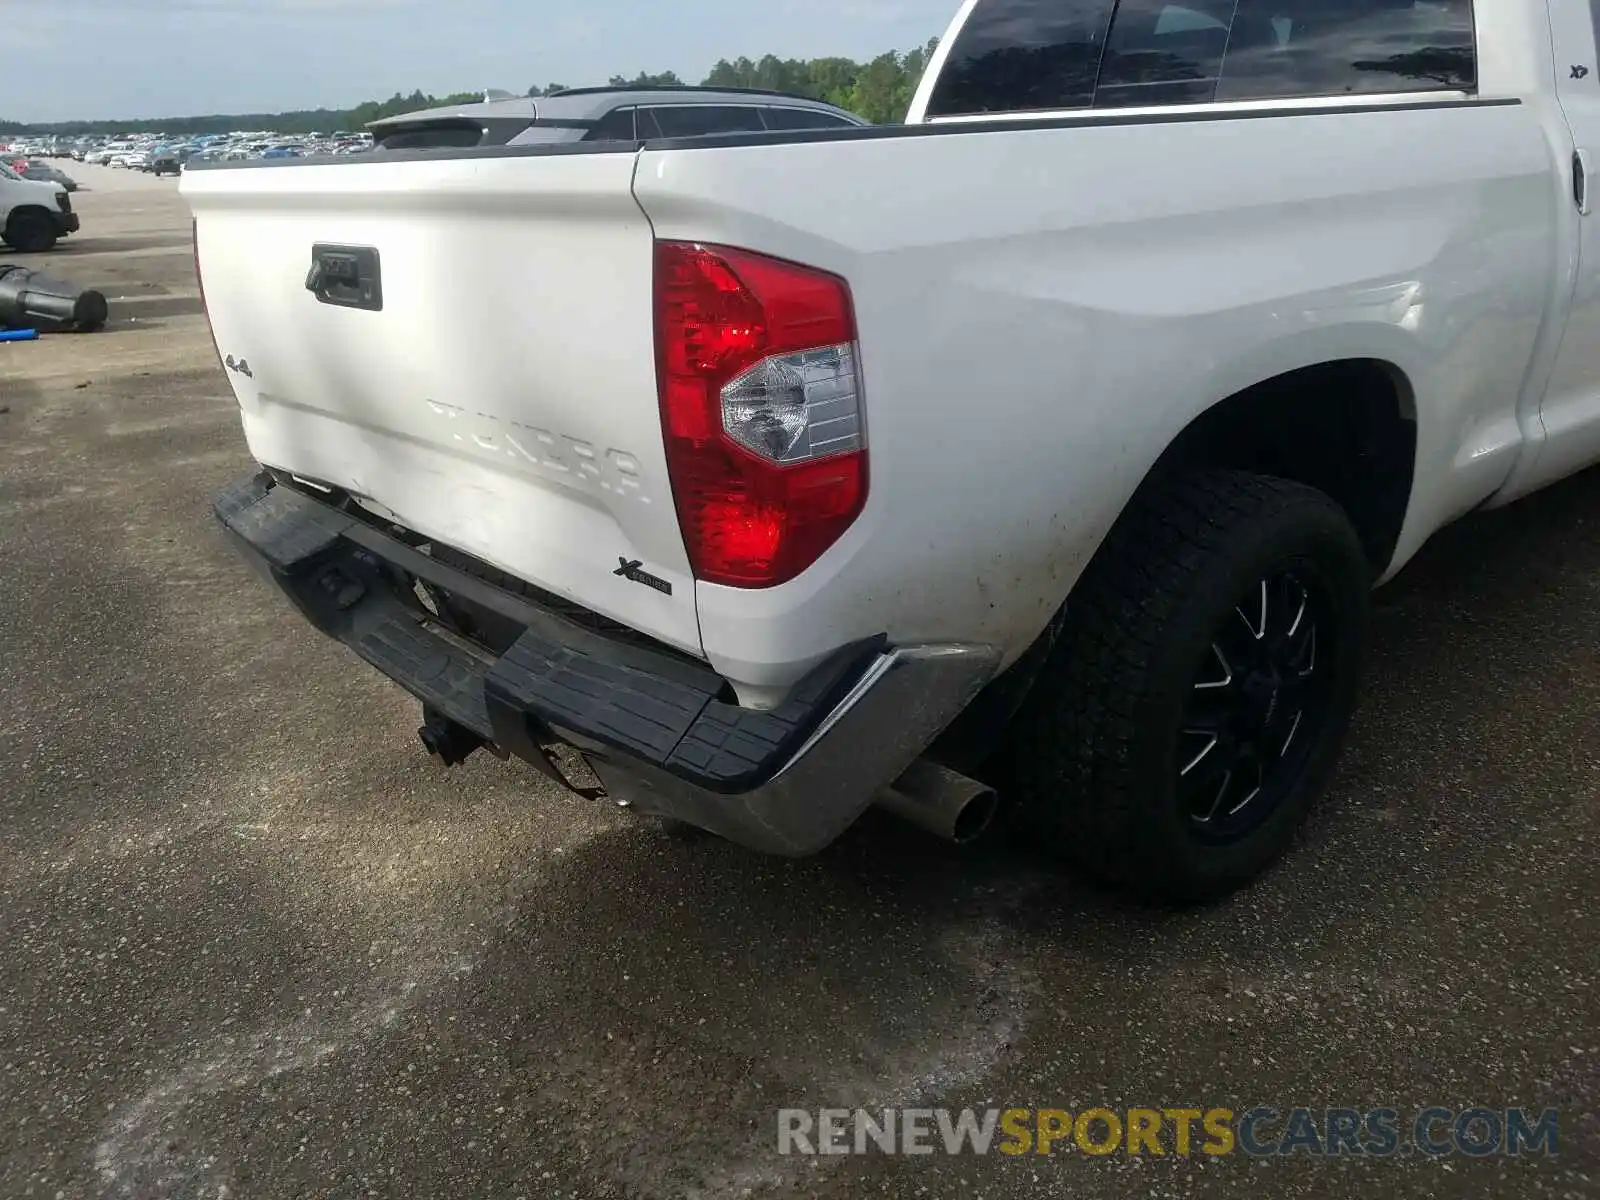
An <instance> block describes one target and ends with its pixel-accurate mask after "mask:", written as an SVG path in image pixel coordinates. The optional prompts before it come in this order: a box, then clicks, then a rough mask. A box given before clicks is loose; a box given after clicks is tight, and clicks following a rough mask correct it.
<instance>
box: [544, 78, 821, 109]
mask: <svg viewBox="0 0 1600 1200" xmlns="http://www.w3.org/2000/svg"><path fill="white" fill-rule="evenodd" d="M607 92H716V93H719V94H720V93H723V92H728V93H731V94H733V95H736V96H776V97H779V98H780V99H783V100H804V101H805V102H806V103H808V104H827V103H828V102H827V101H826V100H818V99H817V98H816V97H815V96H802V95H801V94H800V93H799V92H776V91H773V90H771V89H770V88H746V87H707V86H704V85H695V84H689V83H629V84H619V85H617V86H616V87H611V86H609V85H608V86H606V87H582V88H567V89H565V90H564V91H559V92H552V93H550V95H549V96H546V97H543V99H547V100H548V99H553V98H554V97H556V96H602V95H605V94H606V93H607ZM536 98H537V97H536ZM830 107H831V106H830Z"/></svg>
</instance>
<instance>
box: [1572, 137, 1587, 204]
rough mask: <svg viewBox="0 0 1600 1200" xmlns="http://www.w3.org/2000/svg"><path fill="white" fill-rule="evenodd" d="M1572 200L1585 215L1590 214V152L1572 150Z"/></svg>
mask: <svg viewBox="0 0 1600 1200" xmlns="http://www.w3.org/2000/svg"><path fill="white" fill-rule="evenodd" d="M1572 201H1573V203H1574V204H1576V205H1577V206H1578V211H1579V212H1580V213H1582V214H1583V215H1584V216H1586V217H1587V216H1588V215H1589V152H1588V151H1587V150H1574V151H1573V152H1572Z"/></svg>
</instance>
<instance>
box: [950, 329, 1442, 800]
mask: <svg viewBox="0 0 1600 1200" xmlns="http://www.w3.org/2000/svg"><path fill="white" fill-rule="evenodd" d="M1324 332H1326V331H1324ZM1387 332H1395V331H1392V330H1387ZM1376 341H1377V343H1378V345H1380V346H1382V347H1383V348H1385V349H1387V350H1389V351H1390V353H1389V354H1388V355H1382V354H1376V353H1374V350H1375V349H1376V348H1377V347H1376V346H1374V339H1363V340H1361V341H1359V342H1357V341H1354V340H1352V341H1351V342H1349V343H1346V342H1345V341H1344V339H1338V340H1330V339H1328V338H1327V337H1326V336H1315V335H1310V336H1307V337H1305V338H1300V339H1292V340H1291V341H1288V342H1285V343H1279V344H1277V345H1275V346H1273V347H1271V348H1270V353H1263V354H1261V355H1258V356H1256V358H1255V362H1256V364H1257V365H1256V367H1255V369H1254V372H1252V369H1251V368H1250V366H1249V365H1248V362H1249V360H1241V361H1239V362H1236V363H1233V364H1229V365H1228V366H1227V367H1224V368H1221V369H1219V370H1217V371H1215V372H1214V373H1213V376H1212V378H1213V379H1214V380H1217V381H1227V382H1228V383H1230V384H1236V385H1237V386H1234V387H1232V388H1231V390H1228V391H1225V392H1220V393H1217V394H1215V395H1214V398H1212V399H1211V400H1210V402H1209V403H1207V404H1206V405H1205V406H1204V407H1203V408H1201V409H1200V410H1199V411H1198V412H1196V413H1195V414H1194V415H1193V416H1192V417H1191V418H1190V419H1189V421H1188V423H1187V424H1186V425H1184V426H1183V428H1182V429H1181V430H1180V431H1179V432H1178V434H1177V435H1176V436H1175V437H1173V438H1172V439H1171V440H1170V441H1169V443H1168V444H1167V447H1166V449H1165V451H1164V452H1163V453H1161V454H1160V455H1159V457H1158V458H1157V459H1156V461H1155V462H1154V463H1153V464H1152V465H1151V467H1150V468H1149V470H1147V471H1146V473H1145V474H1144V476H1143V478H1142V479H1141V480H1140V481H1139V483H1138V485H1137V486H1136V487H1135V488H1134V489H1133V491H1132V492H1131V493H1130V495H1129V497H1128V499H1127V501H1126V502H1125V503H1124V504H1123V505H1122V508H1121V509H1120V511H1119V517H1118V520H1119V521H1120V519H1121V514H1125V513H1127V512H1128V511H1129V510H1130V509H1131V508H1133V507H1134V505H1135V503H1136V502H1137V500H1138V498H1139V496H1140V495H1141V494H1142V493H1144V492H1145V491H1147V490H1148V489H1150V488H1152V487H1158V486H1160V485H1161V483H1162V482H1163V481H1164V480H1166V479H1167V478H1169V477H1170V476H1171V475H1172V474H1173V473H1175V472H1177V471H1181V470H1185V469H1192V468H1196V467H1221V468H1231V469H1236V470H1244V471H1251V472H1254V473H1258V474H1264V475H1273V476H1276V477H1279V478H1286V479H1292V480H1294V481H1295V482H1298V483H1303V484H1307V485H1308V486H1311V487H1315V488H1317V489H1318V490H1319V491H1323V492H1326V493H1327V494H1329V495H1330V496H1332V498H1333V499H1334V500H1335V502H1336V503H1338V504H1339V506H1340V507H1341V508H1342V509H1343V510H1344V511H1345V513H1346V514H1347V515H1348V516H1349V517H1350V519H1351V523H1352V524H1353V525H1354V526H1355V528H1356V532H1357V534H1358V536H1359V537H1360V539H1361V543H1362V546H1363V548H1364V549H1365V551H1366V554H1367V558H1368V561H1369V563H1370V565H1371V569H1372V575H1373V580H1374V582H1376V581H1377V580H1378V579H1379V578H1381V577H1382V575H1383V574H1384V572H1385V571H1386V570H1387V568H1388V566H1389V563H1390V562H1391V561H1392V559H1393V556H1394V553H1395V550H1396V548H1397V546H1398V543H1399V539H1400V534H1401V531H1402V529H1403V528H1404V525H1405V519H1406V515H1407V513H1408V512H1409V509H1410V505H1411V497H1412V492H1413V488H1414V484H1415V473H1416V448H1417V420H1418V408H1417V398H1416V392H1415V388H1414V385H1413V382H1412V380H1413V378H1414V375H1413V372H1414V371H1416V370H1419V369H1420V367H1419V365H1418V364H1417V363H1416V362H1414V361H1412V360H1413V352H1412V351H1413V348H1412V346H1411V345H1410V343H1409V341H1408V339H1405V338H1403V337H1397V338H1393V339H1390V338H1379V339H1376ZM1334 347H1338V348H1341V349H1342V348H1348V349H1350V350H1353V351H1357V352H1355V353H1350V354H1341V355H1335V356H1333V357H1328V356H1327V353H1326V352H1327V351H1328V350H1329V349H1331V348H1334ZM1408 368H1409V369H1408ZM1308 395H1309V396H1311V397H1312V398H1313V400H1312V403H1311V404H1309V405H1307V404H1304V403H1303V401H1304V398H1305V397H1306V396H1308ZM1291 401H1294V402H1295V403H1290V402H1291ZM1249 431H1254V432H1255V434H1257V435H1258V436H1256V437H1255V438H1254V439H1240V438H1239V437H1237V435H1238V434H1239V433H1241V432H1249ZM1261 435H1266V436H1261ZM1297 450H1300V451H1310V453H1300V454H1297V453H1296V451H1297ZM1334 451H1342V452H1343V453H1334ZM1116 524H1117V522H1116V521H1113V522H1112V523H1111V526H1110V528H1108V530H1107V537H1108V538H1109V536H1110V529H1114V528H1115V526H1116ZM1103 545H1104V543H1103V542H1102V548H1103ZM1098 553H1100V551H1096V554H1098ZM1091 561H1092V558H1091ZM1070 604H1071V596H1070V594H1069V595H1068V596H1067V597H1064V598H1063V602H1062V604H1061V605H1060V607H1059V608H1058V609H1057V610H1056V611H1055V612H1054V614H1053V615H1052V616H1051V618H1050V620H1049V621H1048V623H1047V624H1046V626H1045V628H1044V629H1043V631H1042V632H1040V633H1039V634H1038V636H1037V637H1036V638H1035V639H1034V641H1033V642H1032V644H1031V645H1030V646H1029V647H1028V648H1027V650H1025V651H1024V652H1023V654H1022V655H1021V657H1019V658H1018V659H1017V660H1016V661H1014V662H1013V663H1012V664H1011V665H1010V666H1009V667H1007V669H1006V670H1005V671H1003V672H1002V673H1001V674H1000V675H999V676H998V677H997V678H996V679H995V680H994V681H993V682H991V683H990V684H989V686H988V687H987V688H985V689H984V691H983V692H982V693H980V694H979V696H978V697H977V698H976V699H975V700H974V701H973V702H972V704H971V705H969V706H968V708H967V710H966V711H964V712H963V713H962V714H961V716H960V717H959V718H957V720H956V721H955V722H954V723H953V724H952V725H951V726H950V727H949V729H947V730H946V731H945V733H944V734H942V735H941V736H940V738H939V739H938V740H937V741H936V742H935V743H934V746H933V747H931V748H930V750H929V754H930V756H931V757H934V758H936V759H938V760H939V761H942V762H945V763H946V764H948V765H950V766H952V767H954V768H955V769H957V770H973V769H976V768H977V767H978V765H979V764H981V763H982V762H983V761H984V759H986V758H987V757H988V755H989V753H990V752H991V751H992V749H993V747H994V746H995V744H996V743H997V742H998V740H999V738H1000V735H1001V733H1002V732H1003V731H1004V730H1005V728H1006V727H1007V725H1009V723H1010V722H1011V720H1012V718H1013V717H1015V716H1016V714H1017V712H1018V711H1019V710H1020V709H1021V707H1022V705H1023V703H1024V702H1025V701H1026V699H1027V697H1028V695H1029V693H1030V692H1031V691H1032V688H1033V684H1034V682H1035V681H1036V679H1037V678H1038V676H1039V673H1040V672H1041V671H1042V670H1043V668H1044V666H1045V664H1046V663H1047V662H1048V661H1049V658H1050V653H1051V650H1052V649H1053V648H1054V646H1055V644H1056V642H1057V641H1058V639H1059V638H1060V637H1061V634H1062V631H1063V630H1064V628H1065V626H1066V622H1067V620H1068V612H1069V608H1070Z"/></svg>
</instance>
